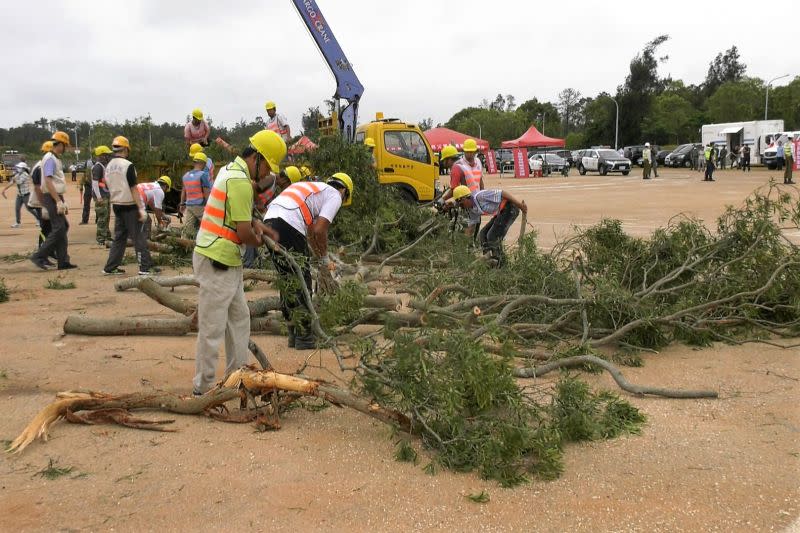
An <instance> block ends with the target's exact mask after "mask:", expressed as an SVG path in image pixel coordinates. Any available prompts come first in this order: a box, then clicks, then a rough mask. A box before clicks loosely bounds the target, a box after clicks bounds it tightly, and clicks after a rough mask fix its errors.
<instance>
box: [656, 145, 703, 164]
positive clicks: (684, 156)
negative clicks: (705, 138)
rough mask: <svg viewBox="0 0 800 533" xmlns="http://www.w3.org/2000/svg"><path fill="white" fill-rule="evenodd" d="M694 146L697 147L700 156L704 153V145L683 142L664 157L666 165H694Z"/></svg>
mask: <svg viewBox="0 0 800 533" xmlns="http://www.w3.org/2000/svg"><path fill="white" fill-rule="evenodd" d="M692 146H696V147H697V153H698V157H700V156H701V155H702V153H703V145H702V144H700V143H695V144H692V143H688V144H682V145H680V146H678V147H677V148H675V149H674V150H673V151H672V152H671V153H670V154H669V155H667V157H665V158H664V166H665V167H685V168H691V166H692Z"/></svg>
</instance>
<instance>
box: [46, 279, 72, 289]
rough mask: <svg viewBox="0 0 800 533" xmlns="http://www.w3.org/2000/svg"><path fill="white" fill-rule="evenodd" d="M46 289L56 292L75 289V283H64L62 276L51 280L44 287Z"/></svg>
mask: <svg viewBox="0 0 800 533" xmlns="http://www.w3.org/2000/svg"><path fill="white" fill-rule="evenodd" d="M44 288H45V289H52V290H54V291H63V290H68V289H74V288H75V282H74V281H64V280H63V278H61V276H57V277H55V278H50V279H48V280H47V283H46V284H45V286H44Z"/></svg>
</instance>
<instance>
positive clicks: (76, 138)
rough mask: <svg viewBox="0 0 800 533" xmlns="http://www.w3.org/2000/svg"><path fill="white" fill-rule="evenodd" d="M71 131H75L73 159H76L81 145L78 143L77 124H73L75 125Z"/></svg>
mask: <svg viewBox="0 0 800 533" xmlns="http://www.w3.org/2000/svg"><path fill="white" fill-rule="evenodd" d="M72 131H74V132H75V150H76V152H75V161H76V162H77V161H78V153H79V152H80V151H81V145H80V144H78V124H77V123H76V124H75V127H74V128H72Z"/></svg>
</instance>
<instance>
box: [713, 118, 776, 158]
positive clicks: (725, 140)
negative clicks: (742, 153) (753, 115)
mask: <svg viewBox="0 0 800 533" xmlns="http://www.w3.org/2000/svg"><path fill="white" fill-rule="evenodd" d="M783 128H784V126H783V120H751V121H749V122H726V123H723V124H706V125H704V126H703V127H702V128H701V130H700V131H701V133H702V142H703V146H708V144H709V143H714V145H715V146H716V147H717V148H718V149H719V148H722V147H723V146H725V147H727V149H728V153H730V152H733V151H734V150H735V149H736V148H737V147H739V146H742V145H746V146H749V147H750V162H751V164H753V165H759V164H764V163H763V158H764V155H765V151H766V150H767V149H768V148H770V147H771V146H772V145H773V144H774V143H775V134H776V132H782V131H783Z"/></svg>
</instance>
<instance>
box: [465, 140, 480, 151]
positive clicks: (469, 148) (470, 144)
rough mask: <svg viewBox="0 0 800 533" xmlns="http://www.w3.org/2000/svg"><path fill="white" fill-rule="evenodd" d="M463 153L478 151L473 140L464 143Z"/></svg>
mask: <svg viewBox="0 0 800 533" xmlns="http://www.w3.org/2000/svg"><path fill="white" fill-rule="evenodd" d="M464 151H465V152H477V151H478V143H476V142H475V139H467V140H466V141H464Z"/></svg>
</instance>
